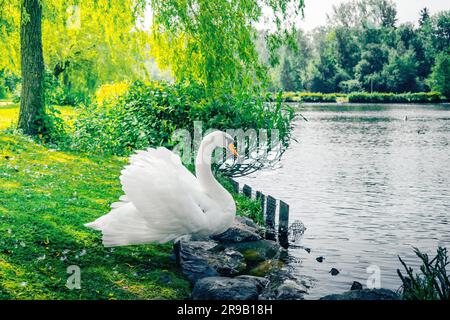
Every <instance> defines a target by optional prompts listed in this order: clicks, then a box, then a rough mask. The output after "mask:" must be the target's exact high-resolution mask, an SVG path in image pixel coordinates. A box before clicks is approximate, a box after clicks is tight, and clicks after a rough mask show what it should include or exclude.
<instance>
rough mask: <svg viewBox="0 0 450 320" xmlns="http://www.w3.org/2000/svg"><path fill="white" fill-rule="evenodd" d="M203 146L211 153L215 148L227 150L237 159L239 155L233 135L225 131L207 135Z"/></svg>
mask: <svg viewBox="0 0 450 320" xmlns="http://www.w3.org/2000/svg"><path fill="white" fill-rule="evenodd" d="M202 145H203V146H204V147H206V148H207V149H209V150H210V151H211V152H212V151H213V150H214V149H215V148H226V149H228V150H230V151H231V153H232V154H233V155H234V156H235V157H237V156H238V153H237V151H236V148H235V146H234V139H233V137H232V136H231V135H229V134H228V133H226V132H223V131H214V132H211V133H210V134H207V135H206V136H205V137H204V138H203V141H202Z"/></svg>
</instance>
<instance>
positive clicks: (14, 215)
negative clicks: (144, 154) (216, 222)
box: [0, 106, 190, 299]
mask: <svg viewBox="0 0 450 320" xmlns="http://www.w3.org/2000/svg"><path fill="white" fill-rule="evenodd" d="M62 109H63V111H66V112H62V114H63V115H66V116H67V115H70V114H71V111H72V110H71V109H66V110H64V109H65V108H62ZM16 117H17V106H16V107H5V106H2V107H0V119H1V122H0V126H1V127H0V130H1V129H5V127H7V126H8V125H9V124H10V123H11V122H14V121H16V120H15V118H16ZM126 161H127V159H125V158H119V157H110V156H95V155H88V154H80V153H75V152H62V151H55V150H51V149H48V148H46V147H45V146H42V145H40V144H38V143H36V142H34V141H33V140H31V139H29V138H26V137H23V136H20V135H16V134H6V133H1V132H0V299H155V298H159V299H176V298H186V297H188V295H189V293H190V287H189V283H188V282H187V281H186V280H185V279H184V278H183V277H182V276H181V274H180V273H179V270H178V269H177V267H176V265H175V263H174V262H173V261H172V260H171V259H170V255H171V251H172V246H171V245H170V244H167V245H158V244H155V245H145V246H134V247H123V248H116V249H114V250H112V249H105V248H103V246H102V245H101V240H100V233H99V232H96V231H94V230H91V229H88V228H85V227H84V226H83V224H84V223H86V222H89V221H92V220H94V219H95V218H97V217H99V216H101V215H103V214H105V213H107V212H108V211H109V204H110V203H111V202H114V201H116V200H117V198H118V197H119V196H120V195H121V194H122V191H121V187H120V182H119V174H120V170H121V169H122V167H123V165H124V164H125V163H126ZM70 265H77V266H79V267H80V269H81V289H80V290H77V289H74V290H69V289H68V288H67V287H66V286H65V285H66V281H67V278H68V276H69V274H67V267H68V266H70Z"/></svg>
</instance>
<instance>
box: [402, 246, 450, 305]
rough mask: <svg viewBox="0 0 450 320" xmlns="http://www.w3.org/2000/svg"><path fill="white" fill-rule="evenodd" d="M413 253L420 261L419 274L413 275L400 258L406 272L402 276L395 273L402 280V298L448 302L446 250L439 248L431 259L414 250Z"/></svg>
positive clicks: (449, 293) (449, 279)
mask: <svg viewBox="0 0 450 320" xmlns="http://www.w3.org/2000/svg"><path fill="white" fill-rule="evenodd" d="M414 252H415V253H416V255H417V256H418V257H419V258H420V260H421V261H422V265H421V266H420V271H421V274H414V271H413V269H412V268H411V267H408V266H407V265H406V263H405V262H404V261H403V260H402V259H401V258H400V257H398V258H399V260H400V262H401V263H402V265H403V267H404V268H405V271H406V274H407V275H406V276H404V275H403V274H402V273H401V272H400V270H397V273H398V275H399V277H400V279H401V280H402V283H403V285H402V290H403V298H404V299H406V300H437V299H440V300H450V276H449V275H447V267H448V266H449V264H450V262H449V261H448V256H447V249H446V248H442V247H439V248H438V249H437V254H436V256H435V257H434V258H433V259H431V260H430V259H429V257H428V255H427V254H424V253H422V252H420V251H419V249H417V248H414Z"/></svg>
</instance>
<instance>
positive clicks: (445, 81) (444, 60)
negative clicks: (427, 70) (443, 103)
mask: <svg viewBox="0 0 450 320" xmlns="http://www.w3.org/2000/svg"><path fill="white" fill-rule="evenodd" d="M428 84H429V85H430V87H431V88H432V90H435V91H439V92H441V93H442V94H443V95H444V96H446V97H447V98H448V99H450V54H449V53H446V52H441V53H440V54H439V55H438V56H437V57H436V63H435V65H434V67H433V71H432V73H431V75H430V78H429V79H428Z"/></svg>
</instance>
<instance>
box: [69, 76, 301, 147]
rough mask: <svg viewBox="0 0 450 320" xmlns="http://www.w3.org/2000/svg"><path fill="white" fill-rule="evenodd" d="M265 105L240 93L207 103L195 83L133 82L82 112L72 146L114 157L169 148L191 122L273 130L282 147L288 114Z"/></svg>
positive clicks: (290, 113) (278, 105)
mask: <svg viewBox="0 0 450 320" xmlns="http://www.w3.org/2000/svg"><path fill="white" fill-rule="evenodd" d="M266 101H267V99H266V98H263V97H255V96H253V95H251V94H248V93H245V92H243V93H238V94H235V95H227V94H222V95H220V96H217V97H214V98H210V97H208V96H207V94H206V92H205V90H204V89H203V87H201V86H199V85H197V84H189V85H183V84H167V83H158V82H152V83H142V82H135V83H133V84H132V85H130V87H129V89H128V90H127V92H126V93H125V94H124V95H122V96H120V97H119V98H118V99H115V100H112V101H109V102H107V101H104V102H103V103H102V104H99V103H94V104H92V105H90V106H88V107H85V108H84V110H83V111H82V112H81V114H80V115H79V117H78V119H77V120H76V121H75V123H74V129H75V132H74V137H73V143H72V144H73V147H75V148H79V149H82V150H88V151H92V152H101V153H112V154H116V155H128V154H130V153H131V152H132V150H135V149H142V148H146V147H147V146H149V145H150V146H161V145H162V146H167V147H172V146H174V144H175V142H174V141H172V134H173V132H174V131H175V130H176V129H187V130H189V131H190V132H192V131H193V128H194V121H203V122H204V123H207V124H208V128H215V129H219V130H221V129H222V130H224V129H233V128H242V129H244V130H247V129H250V128H253V129H259V128H268V129H278V130H279V133H280V137H281V139H282V141H284V142H285V143H286V144H287V141H288V139H289V133H290V120H291V119H292V118H293V110H291V109H290V108H287V107H283V106H282V105H281V103H280V102H279V103H275V104H269V103H267V102H266ZM208 128H203V129H204V130H206V129H208Z"/></svg>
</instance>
